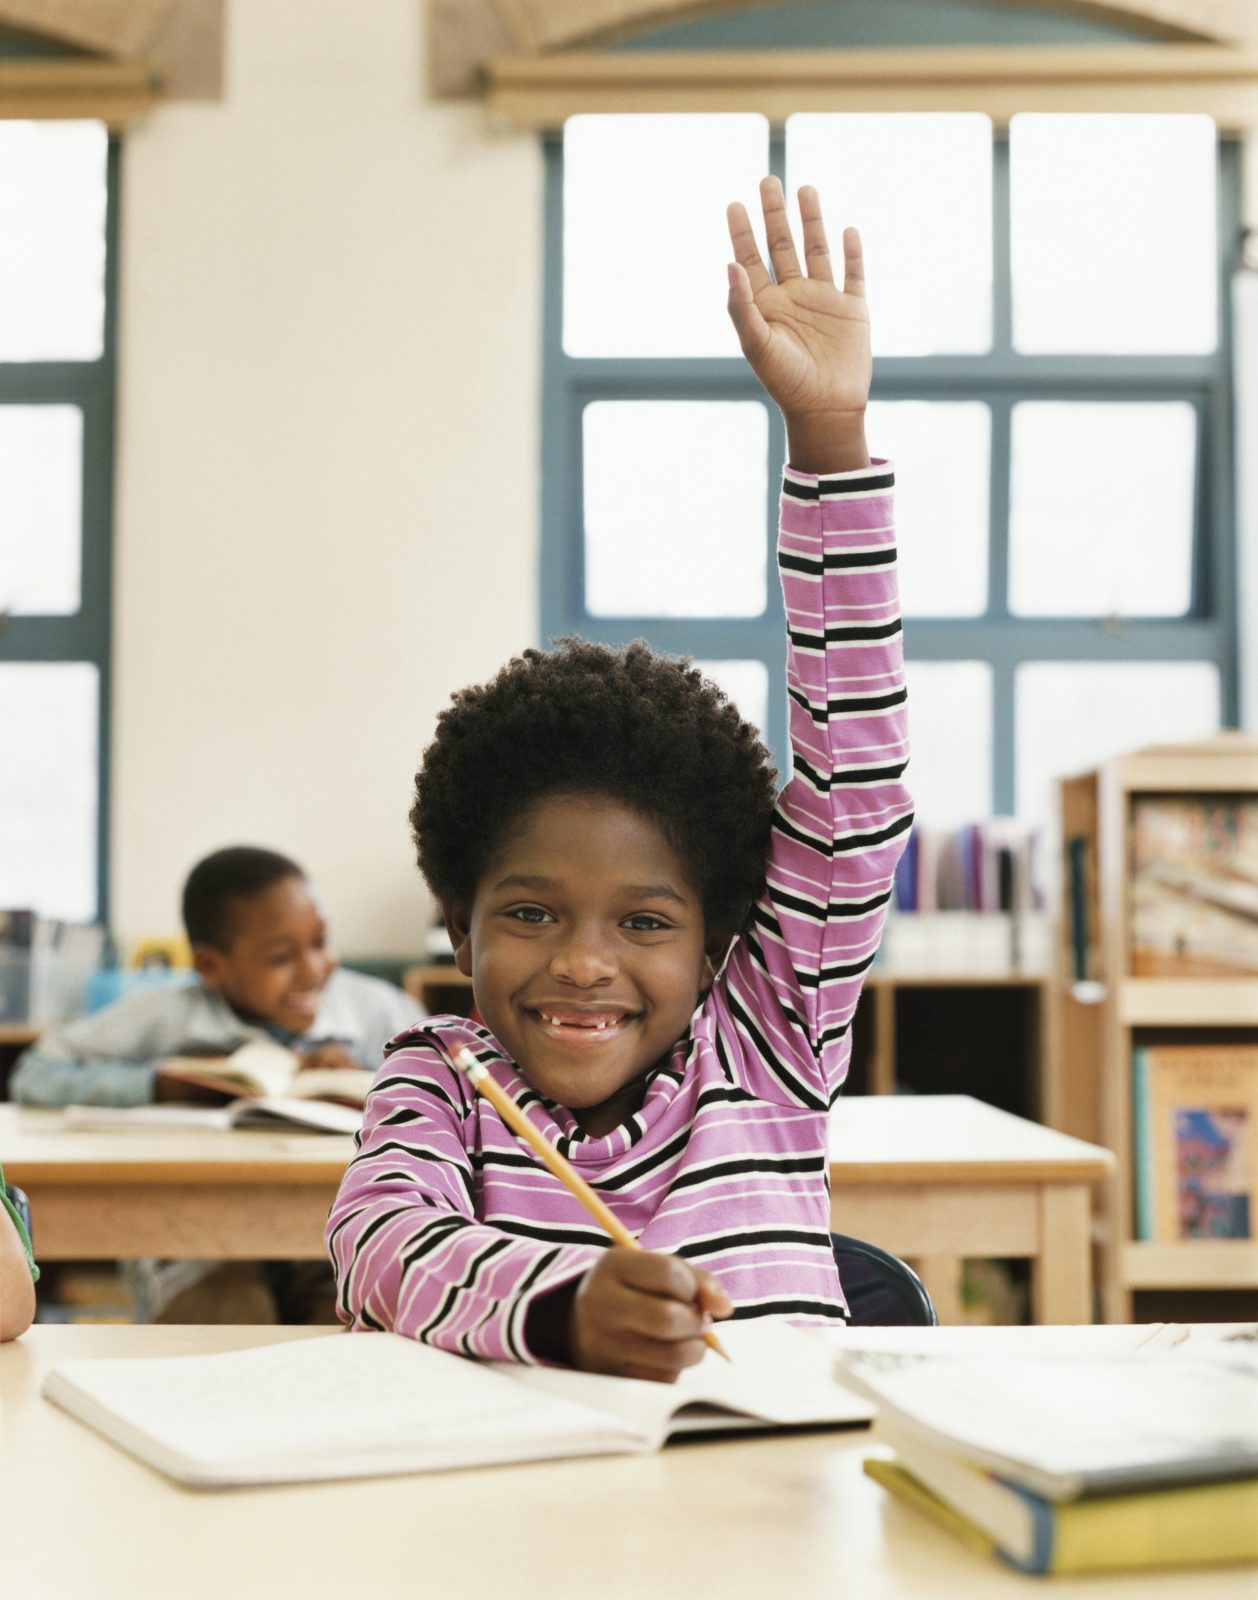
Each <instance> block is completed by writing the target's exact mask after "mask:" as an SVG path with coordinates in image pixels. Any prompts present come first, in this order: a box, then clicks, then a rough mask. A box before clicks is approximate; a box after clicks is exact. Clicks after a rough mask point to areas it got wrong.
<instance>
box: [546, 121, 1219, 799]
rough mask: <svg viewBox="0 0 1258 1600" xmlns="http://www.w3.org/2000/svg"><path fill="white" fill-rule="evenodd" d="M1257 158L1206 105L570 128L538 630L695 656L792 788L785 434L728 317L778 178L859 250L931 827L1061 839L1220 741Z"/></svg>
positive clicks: (552, 148) (556, 219)
mask: <svg viewBox="0 0 1258 1600" xmlns="http://www.w3.org/2000/svg"><path fill="white" fill-rule="evenodd" d="M1238 168H1239V161H1238V151H1237V149H1236V148H1235V147H1234V146H1232V145H1229V144H1226V143H1223V144H1220V142H1219V141H1218V140H1217V139H1216V135H1215V130H1214V126H1213V124H1212V123H1211V122H1210V121H1209V120H1208V119H1205V118H1202V117H1193V116H1155V115H1141V116H1126V115H1122V116H1120V115H1112V116H1091V115H1089V116H1067V115H1054V116H1049V115H1042V114H1037V115H1027V116H1018V117H1015V118H1014V119H1013V120H1012V122H1011V124H1010V127H1009V129H1008V130H1007V133H1006V132H1003V131H1002V132H998V131H996V130H994V129H993V127H992V125H991V124H990V123H989V122H988V121H987V120H986V119H985V118H983V117H980V116H976V115H969V114H966V115H955V114H953V115H934V114H914V115H894V116H893V115H885V114H879V115H854V114H842V115H840V114H834V115H817V114H809V115H801V116H796V117H792V118H789V119H788V120H787V122H786V124H785V127H784V128H783V129H781V130H776V131H775V130H770V128H769V126H768V124H767V123H766V122H765V121H764V120H763V119H761V118H759V117H755V116H731V115H720V116H716V115H711V116H708V115H693V116H621V117H614V116H587V117H577V118H573V119H572V120H571V121H570V122H569V123H568V124H567V127H566V129H565V133H564V137H563V139H562V140H555V141H553V142H552V143H551V144H550V145H549V146H548V169H547V181H548V217H549V223H548V246H549V256H548V261H549V267H548V271H549V274H550V280H549V296H548V315H547V334H546V338H547V343H546V366H545V370H546V410H545V436H544V450H545V459H544V473H543V567H542V627H543V631H544V634H545V635H546V636H547V637H550V636H553V635H556V634H561V633H566V632H579V633H582V634H585V635H586V636H587V637H592V638H596V639H601V640H604V641H606V642H608V643H613V644H618V643H623V642H624V641H626V640H628V639H631V638H634V637H638V636H641V637H645V638H647V639H648V640H649V641H650V642H651V643H652V644H654V645H655V646H656V647H657V648H660V649H664V650H671V651H677V652H693V653H694V654H695V655H696V656H699V657H701V658H702V659H703V660H704V662H705V664H706V666H707V668H708V669H709V670H710V671H711V672H712V674H713V676H715V677H717V679H718V681H721V682H722V683H725V682H727V681H728V682H729V684H730V685H731V689H732V692H734V693H735V698H736V699H738V701H739V703H740V705H743V706H744V708H745V709H746V710H747V711H748V712H749V713H751V709H752V707H753V706H755V707H757V708H759V707H763V708H764V710H763V712H762V713H761V715H762V718H763V720H762V723H761V725H762V727H763V731H764V733H765V736H766V738H767V741H768V743H769V744H770V746H771V747H772V748H773V749H774V750H775V752H776V754H777V756H778V759H779V766H781V763H782V757H783V756H784V755H785V751H786V714H785V703H784V699H783V696H782V694H781V691H780V683H781V669H782V650H783V646H782V642H781V616H780V602H779V598H778V594H777V589H776V582H775V581H774V579H773V577H772V567H771V550H772V540H773V537H774V532H775V528H774V524H775V516H776V489H777V475H778V470H779V467H780V465H781V462H782V460H783V456H784V440H783V437H782V429H781V425H780V421H779V419H778V418H777V416H776V415H775V414H773V413H772V411H771V408H769V407H767V406H766V405H765V403H764V401H763V399H762V397H761V395H760V392H759V389H758V386H757V385H756V382H755V380H754V378H752V377H751V375H750V373H748V372H747V371H746V370H745V369H744V367H743V364H742V362H741V359H740V358H739V357H738V355H737V352H736V347H735V345H734V341H733V337H732V334H731V333H730V331H729V330H728V328H726V327H725V326H724V325H723V321H722V319H723V315H724V281H725V280H724V263H725V261H726V260H727V259H728V244H727V241H726V238H725V234H724V228H723V216H724V206H725V202H726V201H727V200H729V199H731V198H734V197H739V198H742V199H744V200H746V201H747V202H748V205H749V208H753V207H754V202H755V192H756V184H757V181H758V179H759V176H760V175H761V174H762V173H763V172H764V171H774V172H777V173H778V174H779V175H780V176H781V177H782V178H783V180H784V182H785V183H786V185H787V190H788V195H793V193H794V190H795V189H796V188H797V187H798V186H799V184H801V183H805V182H808V183H815V184H816V185H817V187H818V188H819V189H820V191H821V194H822V197H823V200H824V201H825V203H826V209H827V216H828V218H829V220H830V224H831V231H832V236H837V234H838V231H839V228H840V227H841V226H842V224H844V223H846V222H856V223H857V224H858V225H859V226H860V227H861V231H862V235H863V238H864V242H865V248H866V255H867V258H868V262H869V273H870V286H871V289H870V295H871V308H870V309H871V317H872V319H873V328H874V354H875V374H874V391H873V403H872V406H871V413H870V421H869V431H870V442H871V446H872V448H874V449H875V450H876V451H878V452H879V454H882V455H888V456H891V457H893V458H894V459H895V461H896V464H897V467H898V469H899V489H898V497H899V521H900V530H901V584H902V591H903V598H904V605H905V617H906V624H905V644H906V652H907V655H908V658H909V680H910V687H911V691H912V695H913V709H912V711H911V716H912V719H913V722H914V740H915V756H914V763H913V769H912V771H911V773H910V781H911V782H912V785H913V787H914V790H915V792H916V795H917V798H918V808H919V815H920V817H921V818H922V820H923V821H924V822H927V823H933V824H936V825H939V826H951V825H953V824H955V823H957V822H960V821H963V820H967V819H969V818H973V817H976V816H979V815H983V814H987V813H992V812H996V813H1015V812H1016V813H1017V814H1019V815H1020V816H1022V817H1023V818H1025V819H1026V820H1027V821H1028V822H1030V823H1039V822H1042V821H1044V820H1046V818H1047V816H1048V815H1049V812H1050V809H1051V781H1052V779H1053V778H1054V777H1055V776H1057V775H1059V774H1061V773H1065V772H1069V771H1072V770H1077V769H1079V768H1080V767H1082V766H1084V765H1087V764H1090V763H1093V762H1095V761H1097V760H1099V759H1103V758H1104V757H1106V756H1108V755H1110V754H1112V753H1114V752H1116V751H1117V750H1119V749H1121V748H1126V747H1131V746H1133V745H1135V744H1139V743H1141V742H1150V741H1153V740H1163V739H1164V740H1170V739H1179V738H1192V737H1197V736H1201V735H1204V734H1207V733H1209V732H1211V731H1213V730H1214V729H1215V728H1216V727H1218V726H1219V724H1220V723H1221V722H1223V723H1227V722H1231V721H1234V719H1235V709H1236V677H1237V666H1236V614H1235V601H1234V588H1235V585H1234V581H1233V573H1234V569H1235V550H1234V535H1233V531H1232V527H1231V518H1232V507H1231V484H1232V476H1233V474H1232V460H1231V405H1232V370H1231V328H1230V310H1229V301H1228V295H1227V293H1226V283H1227V273H1228V271H1229V264H1228V263H1227V262H1225V261H1224V260H1223V259H1222V251H1221V248H1220V241H1221V240H1226V239H1231V238H1233V237H1234V236H1235V233H1236V226H1235V224H1236V216H1237V211H1238ZM661 194H663V195H665V196H667V197H672V198H671V199H670V201H669V203H670V204H671V205H673V206H674V208H675V214H674V213H673V212H671V211H670V212H669V214H668V215H667V216H666V217H664V218H663V219H660V220H656V218H657V211H656V207H657V205H658V197H659V196H660V195H661ZM757 211H758V207H755V208H754V209H753V215H755V214H756V212H757ZM647 219H650V220H649V221H648V220H647ZM660 283H667V285H668V287H669V290H670V297H671V296H675V297H676V303H675V308H674V307H673V305H672V304H671V299H670V303H667V304H666V303H664V302H662V301H659V300H657V299H656V298H654V296H655V291H656V288H657V285H659V284H660ZM695 464H699V465H700V467H701V468H702V472H701V477H700V481H699V482H697V483H695V482H693V481H692V482H690V483H687V473H688V471H689V469H691V468H692V467H693V466H694V465H695ZM727 502H728V503H727ZM712 541H719V550H718V549H717V548H716V547H715V546H714V545H713V543H712ZM757 664H758V665H759V675H758V676H753V673H752V669H754V668H755V667H756V666H757ZM723 674H724V676H723ZM734 684H740V685H741V686H742V687H741V689H739V690H734V689H733V688H732V686H733V685H734ZM766 685H767V686H768V689H767V692H766V688H765V686H766Z"/></svg>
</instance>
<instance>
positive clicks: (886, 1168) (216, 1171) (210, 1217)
mask: <svg viewBox="0 0 1258 1600" xmlns="http://www.w3.org/2000/svg"><path fill="white" fill-rule="evenodd" d="M352 1148H353V1147H352V1143H351V1141H350V1140H349V1139H348V1138H322V1137H311V1136H309V1135H303V1134H291V1135H289V1134H272V1133H220V1132H216V1131H213V1130H202V1129H191V1130H186V1131H182V1132H158V1131H156V1130H154V1129H134V1130H128V1131H126V1132H111V1133H87V1132H72V1131H68V1130H66V1129H64V1128H63V1127H62V1126H61V1121H60V1117H59V1114H58V1113H56V1112H40V1111H33V1110H29V1109H26V1108H23V1107H19V1106H12V1105H0V1165H3V1167H4V1170H5V1174H6V1176H7V1177H8V1178H9V1179H10V1181H11V1182H13V1183H17V1184H20V1185H21V1186H22V1188H24V1189H25V1190H26V1191H27V1192H28V1194H29V1195H30V1197H31V1205H32V1211H33V1223H34V1230H35V1248H36V1252H37V1254H38V1255H39V1256H40V1257H41V1258H42V1259H44V1260H47V1261H56V1260H112V1259H115V1258H117V1257H123V1256H139V1255H153V1256H168V1257H172V1258H178V1257H196V1256H211V1257H216V1258H219V1259H223V1260H230V1259H243V1260H257V1259H263V1260H265V1259H285V1260H305V1259H312V1258H317V1257H320V1256H322V1254H323V1244H322V1236H323V1225H324V1221H325V1219H326V1217H327V1213H328V1208H329V1206H330V1205H331V1203H332V1199H333V1196H334V1195H335V1192H336V1187H337V1184H338V1182H339V1181H340V1177H341V1174H342V1172H343V1171H344V1169H345V1164H346V1162H347V1161H348V1159H349V1157H350V1154H351V1151H352ZM831 1150H832V1165H831V1168H830V1181H831V1186H832V1209H831V1215H832V1221H833V1225H834V1228H835V1230H836V1232H840V1233H851V1234H855V1235H857V1236H858V1237H860V1238H866V1239H870V1240H873V1241H874V1242H875V1243H878V1244H881V1245H883V1246H884V1247H885V1248H886V1249H889V1250H893V1251H895V1252H896V1253H897V1254H900V1255H906V1256H909V1257H911V1258H913V1259H915V1260H917V1261H918V1262H919V1264H920V1266H921V1267H922V1268H923V1269H924V1270H923V1276H924V1277H925V1278H926V1279H927V1282H928V1284H929V1286H930V1288H931V1290H932V1293H933V1294H935V1295H936V1297H937V1304H938V1305H939V1308H940V1315H941V1317H942V1319H943V1320H944V1321H949V1320H956V1313H957V1300H958V1295H957V1287H956V1285H957V1277H958V1262H959V1260H960V1258H962V1257H965V1256H980V1257H981V1256H1005V1255H1008V1256H1027V1257H1029V1258H1030V1259H1031V1262H1032V1274H1033V1288H1034V1295H1033V1313H1034V1315H1035V1316H1036V1318H1037V1320H1040V1321H1052V1322H1089V1321H1091V1304H1090V1269H1089V1254H1090V1251H1089V1237H1088V1220H1089V1207H1088V1188H1087V1186H1088V1184H1089V1183H1092V1182H1095V1181H1096V1180H1097V1179H1098V1178H1100V1177H1103V1176H1104V1174H1105V1173H1106V1171H1107V1170H1108V1167H1109V1161H1110V1157H1109V1155H1108V1153H1107V1152H1106V1151H1104V1150H1101V1149H1100V1148H1099V1147H1098V1146H1096V1145H1089V1144H1084V1143H1083V1142H1082V1141H1081V1140H1078V1139H1072V1138H1069V1137H1067V1136H1066V1135H1065V1134H1060V1133H1055V1132H1053V1131H1052V1130H1051V1129H1048V1128H1042V1127H1040V1126H1039V1124H1037V1123H1032V1122H1026V1121H1024V1120H1023V1119H1022V1118H1020V1117H1014V1116H1010V1115H1009V1114H1008V1113H1007V1112H1003V1111H996V1110H994V1109H993V1108H992V1107H990V1106H985V1105H983V1104H981V1103H980V1102H979V1101H976V1100H971V1099H969V1098H968V1097H967V1096H964V1095H941V1096H929V1097H928V1096H876V1097H868V1098H858V1099H852V1100H846V1101H840V1103H839V1105H838V1107H837V1108H836V1110H835V1112H834V1119H833V1133H832V1141H831Z"/></svg>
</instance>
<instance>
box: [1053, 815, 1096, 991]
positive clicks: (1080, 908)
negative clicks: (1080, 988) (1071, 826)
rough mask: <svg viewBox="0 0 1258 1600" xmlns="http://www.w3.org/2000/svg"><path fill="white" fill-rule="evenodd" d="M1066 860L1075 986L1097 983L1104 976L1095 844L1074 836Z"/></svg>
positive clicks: (1067, 845) (1065, 844) (1066, 845)
mask: <svg viewBox="0 0 1258 1600" xmlns="http://www.w3.org/2000/svg"><path fill="white" fill-rule="evenodd" d="M1062 848H1063V850H1064V852H1065V857H1066V896H1067V926H1068V929H1069V935H1070V975H1071V977H1072V978H1073V980H1074V982H1075V983H1096V982H1097V981H1098V980H1099V978H1100V976H1101V961H1100V953H1099V951H1098V949H1097V938H1096V922H1097V917H1096V908H1097V900H1096V856H1095V846H1094V844H1093V841H1092V840H1091V839H1090V838H1088V837H1087V836H1086V835H1084V834H1074V835H1072V836H1071V837H1070V838H1068V839H1066V840H1064V841H1063V846H1062Z"/></svg>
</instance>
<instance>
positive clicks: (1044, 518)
mask: <svg viewBox="0 0 1258 1600" xmlns="http://www.w3.org/2000/svg"><path fill="white" fill-rule="evenodd" d="M1011 448H1012V468H1011V483H1010V507H1009V541H1010V552H1009V604H1010V608H1011V609H1012V610H1013V611H1014V612H1016V613H1017V614H1018V615H1020V616H1035V617H1045V616H1048V617H1051V616H1058V617H1152V616H1174V617H1179V616H1183V615H1184V614H1185V613H1186V612H1187V611H1188V609H1189V606H1190V605H1191V603H1192V546H1193V495H1194V483H1195V478H1196V465H1197V462H1196V454H1197V414H1196V412H1195V411H1194V409H1193V407H1192V406H1191V405H1189V404H1188V403H1187V402H1186V401H1174V402H1168V403H1161V404H1147V403H1139V404H1121V405H1118V404H1115V405H1107V404H1086V405H1081V404H1076V403H1073V402H1071V403H1048V404H1043V403H1039V402H1036V403H1033V404H1026V405H1019V406H1015V407H1014V411H1013V441H1012V446H1011Z"/></svg>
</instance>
